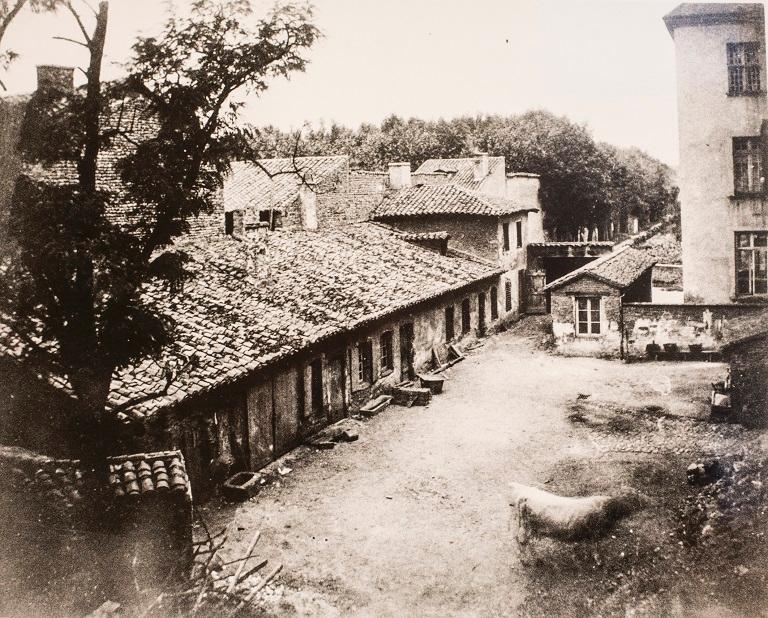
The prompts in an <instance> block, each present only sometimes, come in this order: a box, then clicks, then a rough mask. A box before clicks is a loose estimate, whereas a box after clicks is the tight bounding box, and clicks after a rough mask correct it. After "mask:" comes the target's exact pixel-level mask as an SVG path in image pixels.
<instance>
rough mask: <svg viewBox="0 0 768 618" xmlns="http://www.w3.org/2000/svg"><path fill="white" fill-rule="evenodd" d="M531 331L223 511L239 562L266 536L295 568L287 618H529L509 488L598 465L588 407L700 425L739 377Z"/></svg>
mask: <svg viewBox="0 0 768 618" xmlns="http://www.w3.org/2000/svg"><path fill="white" fill-rule="evenodd" d="M520 330H521V329H517V331H514V330H513V331H512V332H507V333H503V334H500V335H497V336H494V337H492V338H490V339H488V340H487V341H486V344H485V345H484V346H483V347H481V348H479V349H477V350H475V351H474V352H473V353H472V354H471V355H470V356H469V357H468V358H467V359H466V360H465V361H463V362H462V363H459V364H458V365H456V366H455V367H453V368H451V369H450V370H449V380H447V381H446V384H445V392H444V394H442V395H440V396H438V397H435V398H434V399H433V402H432V403H431V404H430V405H429V406H428V407H425V408H422V407H413V408H410V409H407V408H401V407H395V406H392V407H390V408H388V409H387V410H385V411H384V412H383V413H381V414H379V415H378V416H376V417H375V418H373V419H371V420H370V421H366V422H363V423H361V424H360V427H359V432H360V439H359V441H357V442H355V443H351V444H342V445H338V446H337V447H336V448H335V449H334V450H332V451H318V452H310V451H309V449H307V448H305V447H304V448H302V449H299V451H297V452H296V453H294V454H293V455H289V456H288V458H287V460H286V462H285V464H284V465H288V466H289V467H291V468H292V472H291V473H290V474H289V475H287V476H285V477H282V478H281V480H280V482H279V483H277V484H273V485H270V486H269V487H267V488H265V489H264V490H263V491H262V493H261V494H260V495H259V496H258V497H257V498H256V499H255V500H253V501H251V502H248V503H246V504H244V505H242V506H238V507H235V506H227V507H224V508H223V509H222V510H220V511H216V509H215V508H214V507H211V508H210V509H209V513H208V517H209V518H210V519H211V521H212V523H213V525H219V526H221V525H224V524H226V525H228V526H229V530H230V543H229V547H228V551H229V552H230V553H231V555H232V556H237V555H240V554H242V552H243V551H244V549H245V546H246V545H247V544H248V541H249V539H250V538H251V535H252V534H253V531H254V530H256V529H259V530H261V531H262V539H261V541H260V544H259V551H258V555H259V556H261V557H265V558H269V560H270V563H273V561H274V562H281V563H282V564H283V565H284V575H283V576H282V582H283V583H284V584H285V589H286V590H292V591H294V592H293V593H291V594H290V595H287V596H286V597H285V599H284V603H283V604H282V606H279V613H281V614H284V615H291V614H312V615H344V616H349V615H361V616H449V615H461V616H491V615H495V616H498V615H504V616H508V615H509V616H513V615H517V614H518V613H519V611H518V609H519V606H520V604H521V603H522V602H523V599H524V596H525V586H526V578H525V571H524V570H523V569H522V567H521V566H520V564H519V561H518V556H517V548H516V545H515V542H514V540H513V534H512V533H511V532H510V530H509V526H510V509H509V507H508V501H507V496H506V485H507V482H508V481H509V480H516V481H520V482H523V483H535V484H542V483H545V482H547V480H548V479H547V474H550V473H551V470H552V469H553V466H556V465H557V463H558V462H559V461H561V460H562V459H563V458H565V457H568V456H573V455H574V454H576V453H578V455H579V456H581V457H585V456H586V457H589V455H590V453H591V452H594V453H595V454H596V455H597V454H598V451H599V449H598V448H597V446H596V445H595V444H594V443H592V442H590V441H589V440H587V439H585V438H584V432H581V431H579V429H578V428H577V427H575V426H574V424H572V423H569V422H568V420H567V418H566V417H567V413H568V412H567V410H568V405H569V404H570V403H572V402H574V401H575V400H576V398H577V396H578V394H579V393H584V394H590V396H591V397H594V398H599V399H601V400H610V401H617V402H626V404H627V405H646V404H657V405H663V406H665V408H666V409H667V410H669V411H670V412H671V413H673V414H679V415H683V416H696V415H699V414H701V413H702V412H703V410H704V409H705V406H704V405H703V403H702V401H703V397H704V396H705V395H706V387H707V385H708V383H709V381H711V380H714V379H715V377H716V376H717V375H719V374H720V373H722V371H723V367H722V366H721V365H717V364H705V363H678V364H671V363H653V364H633V365H625V364H623V363H620V362H617V361H604V360H598V359H580V358H561V357H555V356H551V355H548V354H547V353H545V352H543V351H540V350H536V349H535V346H533V345H532V344H531V340H530V339H526V338H525V336H524V335H523V334H521V333H520V332H518V331H520ZM529 336H530V333H529ZM535 337H536V335H535V334H534V336H533V338H535Z"/></svg>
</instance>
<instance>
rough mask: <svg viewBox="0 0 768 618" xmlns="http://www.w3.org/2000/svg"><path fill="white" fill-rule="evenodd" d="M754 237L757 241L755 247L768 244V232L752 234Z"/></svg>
mask: <svg viewBox="0 0 768 618" xmlns="http://www.w3.org/2000/svg"><path fill="white" fill-rule="evenodd" d="M752 239H753V241H754V243H755V247H766V246H768V234H765V233H757V234H752Z"/></svg>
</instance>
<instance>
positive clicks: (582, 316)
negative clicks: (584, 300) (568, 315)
mask: <svg viewBox="0 0 768 618" xmlns="http://www.w3.org/2000/svg"><path fill="white" fill-rule="evenodd" d="M588 321H589V314H588V313H587V312H586V311H579V322H584V323H586V322H588Z"/></svg>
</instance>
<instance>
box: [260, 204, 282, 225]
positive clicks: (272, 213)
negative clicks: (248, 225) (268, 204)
mask: <svg viewBox="0 0 768 618" xmlns="http://www.w3.org/2000/svg"><path fill="white" fill-rule="evenodd" d="M259 225H260V226H265V227H269V229H270V230H274V229H275V228H276V227H283V213H282V212H280V211H279V210H277V209H275V208H268V209H266V210H260V211H259Z"/></svg>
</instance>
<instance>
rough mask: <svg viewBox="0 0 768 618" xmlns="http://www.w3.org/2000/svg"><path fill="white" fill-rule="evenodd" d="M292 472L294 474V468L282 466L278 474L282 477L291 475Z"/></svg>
mask: <svg viewBox="0 0 768 618" xmlns="http://www.w3.org/2000/svg"><path fill="white" fill-rule="evenodd" d="M291 472H293V468H289V467H288V466H280V467H279V468H278V469H277V473H278V474H279V475H280V476H285V475H287V474H290V473H291Z"/></svg>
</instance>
